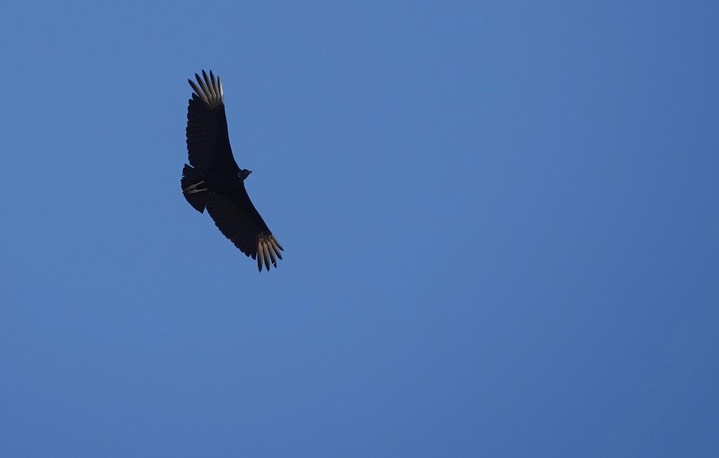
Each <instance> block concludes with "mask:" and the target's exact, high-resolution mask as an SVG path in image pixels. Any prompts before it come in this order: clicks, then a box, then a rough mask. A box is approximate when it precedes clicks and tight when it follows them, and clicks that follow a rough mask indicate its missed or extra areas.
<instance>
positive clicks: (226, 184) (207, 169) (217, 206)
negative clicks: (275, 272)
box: [181, 70, 284, 271]
mask: <svg viewBox="0 0 719 458" xmlns="http://www.w3.org/2000/svg"><path fill="white" fill-rule="evenodd" d="M195 78H196V79H197V83H195V82H194V81H192V80H187V81H188V82H189V83H190V86H191V87H192V90H193V91H194V92H193V94H192V98H191V99H190V100H189V105H188V107H187V153H188V156H189V161H190V164H189V165H187V164H185V167H184V168H183V169H182V180H181V184H182V194H183V195H184V196H185V199H187V202H189V203H190V205H192V207H193V208H194V209H195V210H197V211H198V212H200V213H202V212H204V210H205V208H207V212H208V213H209V214H210V216H211V217H212V219H213V220H214V221H215V225H216V226H217V227H218V228H219V229H220V232H222V233H223V234H224V236H225V237H227V238H228V239H230V241H232V243H234V244H235V246H236V247H237V248H239V249H240V251H242V252H243V253H245V255H247V256H252V259H257V268H258V269H259V270H260V271H262V265H263V264H264V266H265V268H266V269H267V270H270V264H272V265H273V266H275V267H277V259H276V258H280V259H282V253H281V252H282V251H284V249H283V248H282V246H281V245H280V244H279V243H278V242H277V240H276V239H275V236H274V235H272V232H270V229H269V228H268V227H267V224H265V221H264V220H263V219H262V217H261V216H260V214H259V213H258V212H257V210H256V209H255V206H254V205H252V201H251V200H250V196H248V195H247V191H246V190H245V179H246V178H247V177H248V176H249V175H250V173H252V172H251V171H250V170H246V169H241V168H239V167H238V166H237V163H236V162H235V158H234V157H233V155H232V149H231V148H230V137H229V135H228V133H227V118H226V117H225V103H224V96H223V92H222V83H221V82H220V77H219V76H217V77H215V75H213V74H212V71H210V76H209V77H208V76H207V73H205V71H204V70H203V71H202V77H200V75H198V74H197V73H195Z"/></svg>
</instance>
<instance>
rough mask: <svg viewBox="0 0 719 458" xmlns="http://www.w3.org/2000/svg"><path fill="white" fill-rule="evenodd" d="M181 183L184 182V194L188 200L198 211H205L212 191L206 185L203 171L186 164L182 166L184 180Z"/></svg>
mask: <svg viewBox="0 0 719 458" xmlns="http://www.w3.org/2000/svg"><path fill="white" fill-rule="evenodd" d="M180 183H181V184H182V195H183V196H185V199H187V202H189V203H190V205H192V207H193V208H194V209H195V210H197V211H198V212H200V213H202V212H204V211H205V206H206V205H207V199H208V197H209V195H210V191H208V190H207V187H206V186H205V179H204V176H203V175H202V173H201V172H200V171H198V170H197V169H195V168H193V167H192V166H189V165H187V164H185V167H183V168H182V180H181V181H180Z"/></svg>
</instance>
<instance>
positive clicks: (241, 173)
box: [237, 169, 252, 181]
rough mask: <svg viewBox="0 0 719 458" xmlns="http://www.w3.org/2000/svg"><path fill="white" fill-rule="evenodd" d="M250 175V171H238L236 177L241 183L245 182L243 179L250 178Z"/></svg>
mask: <svg viewBox="0 0 719 458" xmlns="http://www.w3.org/2000/svg"><path fill="white" fill-rule="evenodd" d="M250 173H252V170H247V169H240V173H238V174H237V176H238V177H240V179H241V180H242V181H245V178H247V177H248V176H250Z"/></svg>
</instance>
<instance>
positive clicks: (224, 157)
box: [186, 70, 239, 173]
mask: <svg viewBox="0 0 719 458" xmlns="http://www.w3.org/2000/svg"><path fill="white" fill-rule="evenodd" d="M195 78H196V79H197V83H195V82H194V81H192V80H187V81H188V82H189V83H190V86H191V87H192V90H193V91H194V93H193V94H192V98H191V99H190V101H189V105H188V107H187V130H186V133H187V152H188V155H189V159H190V165H192V166H193V167H195V168H196V169H198V170H199V171H200V172H202V173H206V172H207V171H208V170H211V169H216V168H220V167H229V168H232V169H233V170H238V171H239V167H238V166H237V163H236V162H235V158H234V157H233V156H232V149H231V148H230V137H229V135H228V133H227V118H226V116H225V103H224V96H223V92H222V83H221V82H220V77H219V76H218V77H215V75H213V74H212V71H210V76H209V77H208V76H207V73H205V71H204V70H203V71H202V77H200V75H198V74H197V73H195Z"/></svg>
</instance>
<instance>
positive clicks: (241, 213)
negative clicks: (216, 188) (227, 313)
mask: <svg viewBox="0 0 719 458" xmlns="http://www.w3.org/2000/svg"><path fill="white" fill-rule="evenodd" d="M245 196H246V193H245ZM242 200H243V201H245V200H246V202H243V204H244V205H240V204H239V203H238V202H237V201H235V200H233V199H232V198H230V197H228V196H226V195H224V194H220V193H217V192H211V193H210V195H209V198H208V199H207V212H208V213H209V214H210V216H211V217H212V219H213V220H214V221H215V225H216V226H217V228H218V229H220V232H222V234H224V236H225V237H227V238H228V239H230V241H231V242H232V243H234V244H235V246H236V247H237V248H239V249H240V251H242V252H243V253H245V255H247V256H251V257H252V259H257V268H258V269H259V270H260V271H262V265H263V264H264V266H265V268H266V269H267V270H270V264H272V265H273V266H275V267H277V258H279V259H282V253H281V252H282V251H284V249H283V248H282V245H280V244H279V243H278V242H277V239H275V236H274V235H272V233H271V232H270V230H269V229H268V228H267V225H266V224H265V222H264V221H263V220H262V218H261V217H260V215H259V213H257V210H255V207H254V206H253V205H252V202H250V200H249V197H245V198H244V199H242ZM246 204H249V208H248V207H247V206H246Z"/></svg>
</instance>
